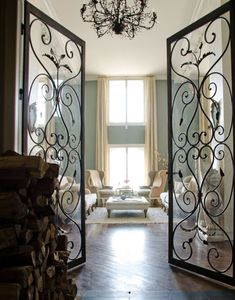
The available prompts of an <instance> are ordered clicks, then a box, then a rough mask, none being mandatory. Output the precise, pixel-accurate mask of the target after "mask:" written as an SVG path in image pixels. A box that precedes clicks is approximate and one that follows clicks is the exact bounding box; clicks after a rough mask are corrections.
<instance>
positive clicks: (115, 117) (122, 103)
mask: <svg viewBox="0 0 235 300" xmlns="http://www.w3.org/2000/svg"><path fill="white" fill-rule="evenodd" d="M109 122H110V123H125V122H126V82H125V80H111V81H109Z"/></svg>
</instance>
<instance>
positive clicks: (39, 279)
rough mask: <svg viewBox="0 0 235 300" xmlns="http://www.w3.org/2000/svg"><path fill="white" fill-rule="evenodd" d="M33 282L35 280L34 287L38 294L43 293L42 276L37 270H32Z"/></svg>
mask: <svg viewBox="0 0 235 300" xmlns="http://www.w3.org/2000/svg"><path fill="white" fill-rule="evenodd" d="M34 280H35V286H36V288H37V290H38V292H42V291H43V278H42V275H41V273H40V270H39V269H38V268H36V269H34Z"/></svg>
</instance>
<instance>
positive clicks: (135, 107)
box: [109, 79, 144, 124]
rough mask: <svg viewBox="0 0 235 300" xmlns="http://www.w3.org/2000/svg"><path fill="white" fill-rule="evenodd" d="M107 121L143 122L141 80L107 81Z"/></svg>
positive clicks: (120, 122)
mask: <svg viewBox="0 0 235 300" xmlns="http://www.w3.org/2000/svg"><path fill="white" fill-rule="evenodd" d="M109 123H111V124H143V123H144V82H143V80H134V79H132V80H110V81H109Z"/></svg>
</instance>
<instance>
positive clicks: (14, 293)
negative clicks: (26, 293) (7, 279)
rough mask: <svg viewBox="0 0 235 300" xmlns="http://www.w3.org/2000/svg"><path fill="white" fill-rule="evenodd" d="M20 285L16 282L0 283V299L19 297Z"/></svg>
mask: <svg viewBox="0 0 235 300" xmlns="http://www.w3.org/2000/svg"><path fill="white" fill-rule="evenodd" d="M20 292H21V286H20V285H19V284H18V283H0V299H4V300H18V299H20Z"/></svg>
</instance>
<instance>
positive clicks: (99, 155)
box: [96, 77, 109, 183]
mask: <svg viewBox="0 0 235 300" xmlns="http://www.w3.org/2000/svg"><path fill="white" fill-rule="evenodd" d="M107 107H108V79H107V78H105V77H100V78H98V80H97V115H96V169H97V170H101V171H104V174H105V178H104V182H105V183H107V179H108V178H109V174H108V172H109V167H108V161H109V155H108V137H107Z"/></svg>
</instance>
